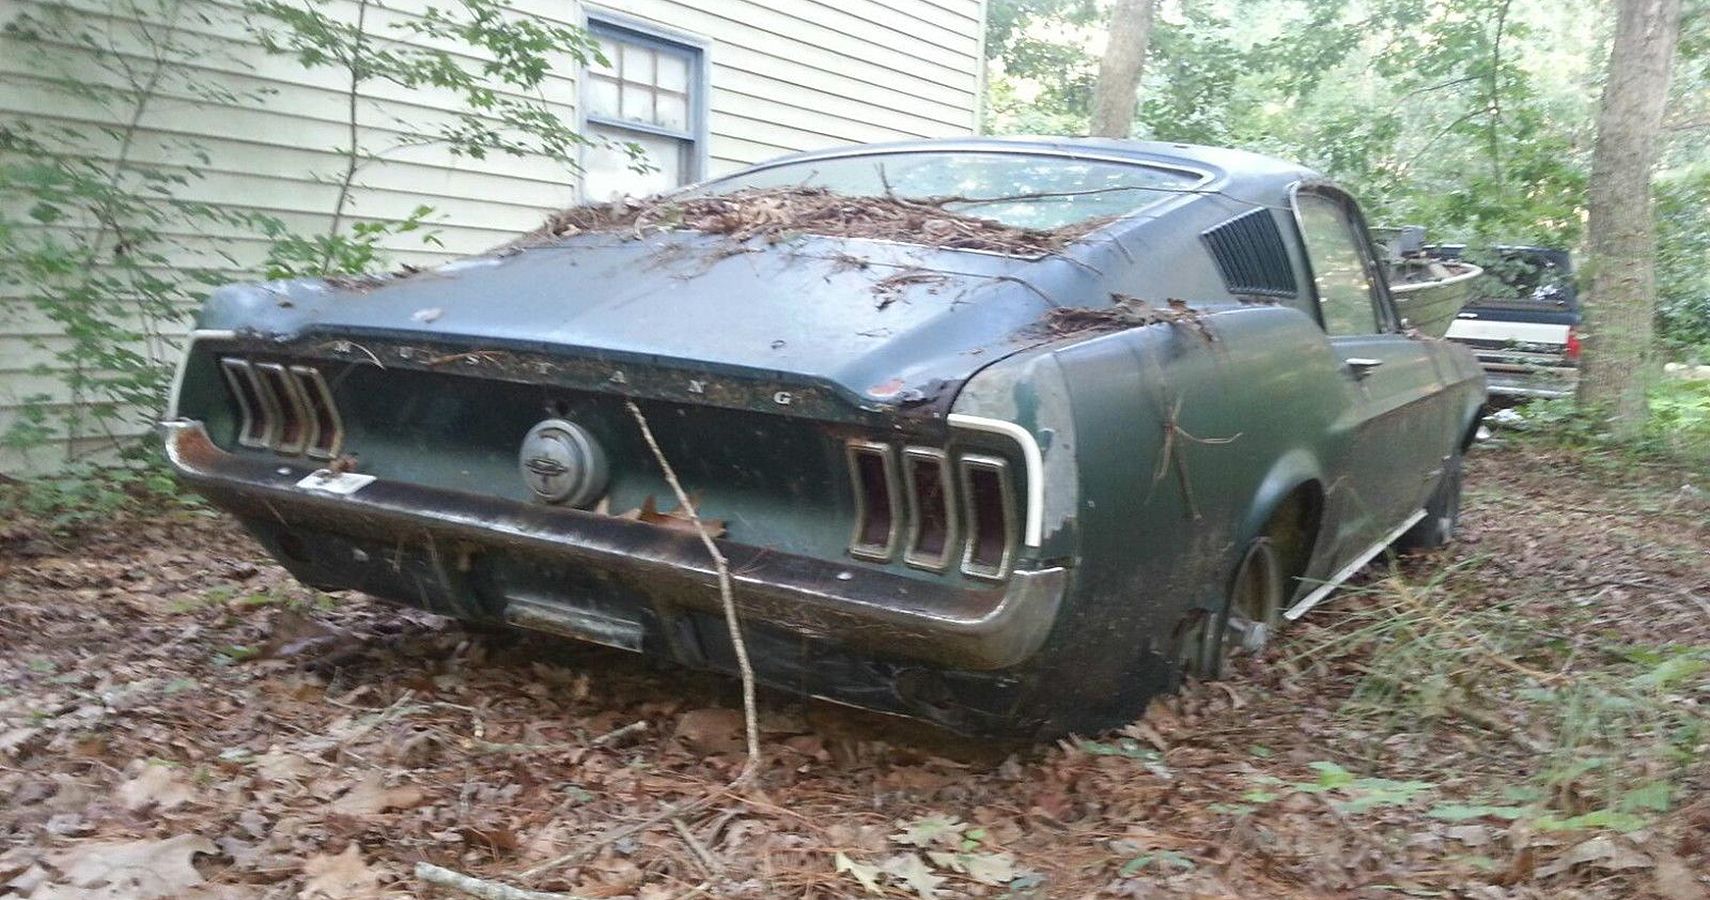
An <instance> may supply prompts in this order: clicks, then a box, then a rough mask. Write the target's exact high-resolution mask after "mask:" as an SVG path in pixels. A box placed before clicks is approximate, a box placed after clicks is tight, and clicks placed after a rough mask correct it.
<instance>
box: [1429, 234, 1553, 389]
mask: <svg viewBox="0 0 1710 900" xmlns="http://www.w3.org/2000/svg"><path fill="white" fill-rule="evenodd" d="M1428 252H1429V253H1430V255H1431V256H1433V257H1435V258H1438V259H1443V260H1460V259H1462V258H1463V257H1464V258H1468V259H1470V260H1471V261H1473V262H1476V263H1478V264H1480V265H1481V266H1483V267H1484V275H1483V276H1482V277H1480V278H1478V279H1476V280H1475V281H1474V282H1473V287H1472V296H1471V298H1470V299H1469V300H1468V301H1467V304H1466V305H1465V306H1464V307H1462V309H1461V311H1460V313H1459V314H1457V315H1456V317H1455V320H1454V322H1453V324H1451V325H1450V326H1449V331H1448V337H1449V340H1452V341H1456V342H1458V343H1461V344H1464V345H1466V346H1467V347H1469V348H1471V349H1472V351H1473V352H1474V353H1475V354H1477V356H1478V362H1479V365H1480V366H1482V367H1483V368H1484V372H1485V378H1486V381H1487V383H1488V384H1489V389H1490V394H1491V396H1493V397H1516V398H1535V397H1546V398H1547V397H1567V396H1570V395H1572V394H1573V392H1574V388H1575V387H1576V386H1577V385H1578V383H1579V336H1578V333H1577V329H1578V327H1579V319H1580V311H1579V294H1578V291H1577V290H1576V289H1575V287H1574V272H1573V258H1572V257H1571V256H1570V255H1569V254H1568V251H1566V250H1558V249H1555V248H1552V247H1492V248H1488V249H1481V250H1471V249H1469V248H1467V247H1465V246H1463V245H1457V244H1440V245H1436V246H1433V247H1430V248H1428Z"/></svg>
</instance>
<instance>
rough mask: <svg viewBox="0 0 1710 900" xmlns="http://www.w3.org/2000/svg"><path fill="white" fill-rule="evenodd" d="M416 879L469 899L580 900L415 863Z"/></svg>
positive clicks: (427, 864) (570, 895)
mask: <svg viewBox="0 0 1710 900" xmlns="http://www.w3.org/2000/svg"><path fill="white" fill-rule="evenodd" d="M416 877H417V878H419V879H421V880H422V881H425V882H427V883H428V884H433V885H438V886H439V887H445V888H451V889H452V890H455V891H462V892H463V893H465V894H468V895H469V896H471V897H480V898H481V900H580V898H578V897H577V896H576V895H575V894H555V893H548V892H546V891H530V890H524V889H523V888H518V887H511V886H510V885H508V884H500V883H499V882H497V881H488V880H486V879H484V878H476V877H474V876H472V875H465V874H463V873H462V872H453V871H452V870H450V869H443V868H440V867H439V866H436V865H434V864H432V863H425V862H419V863H416Z"/></svg>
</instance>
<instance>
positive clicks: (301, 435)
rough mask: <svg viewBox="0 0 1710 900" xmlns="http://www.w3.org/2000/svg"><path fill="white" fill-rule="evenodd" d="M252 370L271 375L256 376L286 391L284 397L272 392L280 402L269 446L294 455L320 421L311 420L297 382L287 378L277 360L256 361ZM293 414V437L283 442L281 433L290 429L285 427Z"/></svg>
mask: <svg viewBox="0 0 1710 900" xmlns="http://www.w3.org/2000/svg"><path fill="white" fill-rule="evenodd" d="M255 370H256V372H258V373H267V374H270V375H272V376H273V377H272V378H267V377H265V376H262V375H258V376H257V378H258V380H260V381H264V382H266V383H267V384H268V386H269V387H276V388H278V389H280V390H283V391H284V392H285V394H286V396H284V397H278V396H277V395H275V399H277V400H279V401H281V405H280V408H279V413H280V416H279V418H280V422H279V431H278V433H277V434H276V435H275V440H274V443H273V449H274V450H276V451H278V452H279V453H283V454H285V455H286V456H296V455H297V454H299V453H302V452H303V450H304V449H305V448H307V447H308V446H309V444H310V443H312V439H313V437H314V436H315V432H316V431H319V430H320V423H318V422H316V421H315V420H314V418H313V416H312V414H311V413H310V411H309V403H308V398H306V397H304V396H303V387H302V385H300V384H298V383H297V379H295V378H292V377H291V375H290V372H289V371H288V370H286V368H285V366H284V365H283V364H281V363H256V364H255ZM287 404H288V405H289V406H290V409H289V410H287V409H286V408H285V406H286V405H287ZM293 416H294V417H295V422H296V425H297V439H296V440H294V441H291V442H290V443H286V442H285V433H286V432H287V431H289V430H290V428H289V426H290V424H291V423H292V421H293V419H292V417H293Z"/></svg>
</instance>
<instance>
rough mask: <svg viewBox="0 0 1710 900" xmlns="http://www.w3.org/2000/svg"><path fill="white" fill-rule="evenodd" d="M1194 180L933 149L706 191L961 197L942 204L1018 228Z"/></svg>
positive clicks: (1140, 200)
mask: <svg viewBox="0 0 1710 900" xmlns="http://www.w3.org/2000/svg"><path fill="white" fill-rule="evenodd" d="M1198 180H1199V179H1198V176H1196V175H1192V174H1189V173H1186V172H1178V171H1176V170H1173V169H1158V168H1153V167H1151V166H1147V165H1142V164H1140V163H1117V162H1103V161H1099V160H1089V159H1071V158H1068V157H1062V156H1045V155H1033V154H1028V153H979V152H939V151H933V152H917V153H868V154H863V155H860V156H847V157H841V158H835V159H808V160H802V161H801V162H796V163H786V164H784V165H781V166H771V167H769V168H765V169H760V170H759V171H755V172H748V173H744V174H738V175H733V176H731V177H729V178H726V179H723V180H720V181H716V182H713V183H712V184H710V185H708V186H707V188H706V189H707V191H708V192H709V193H721V194H722V193H727V192H730V191H739V190H742V189H744V188H780V187H823V188H828V189H830V190H832V191H834V192H836V193H839V194H846V195H848V196H851V197H882V196H885V195H886V194H887V193H894V194H895V195H897V196H900V197H910V198H915V199H925V198H939V197H958V198H966V199H965V200H959V201H957V202H952V203H947V204H945V207H946V208H947V209H952V210H955V211H956V212H960V213H966V214H967V215H970V216H982V217H985V218H988V219H996V220H998V221H999V222H1003V223H1005V224H1009V225H1018V226H1021V227H1024V228H1061V227H1063V226H1065V225H1071V224H1074V223H1076V222H1084V221H1087V220H1089V219H1097V218H1106V217H1111V218H1113V217H1116V216H1120V215H1123V214H1125V213H1130V212H1133V211H1134V210H1137V209H1140V208H1141V207H1143V206H1149V205H1151V204H1152V203H1154V202H1156V201H1158V200H1161V199H1163V198H1164V197H1167V196H1169V195H1170V194H1171V193H1172V192H1174V191H1183V190H1187V189H1189V188H1191V187H1192V186H1193V185H1194V183H1195V182H1197V181H1198ZM887 185H889V188H888V189H887Z"/></svg>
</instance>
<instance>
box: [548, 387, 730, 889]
mask: <svg viewBox="0 0 1710 900" xmlns="http://www.w3.org/2000/svg"><path fill="white" fill-rule="evenodd" d="M624 405H625V406H626V407H628V409H629V414H630V415H631V416H633V417H634V418H635V424H636V425H637V426H639V427H640V429H641V437H642V439H643V440H644V441H646V442H647V448H648V449H649V450H651V451H653V459H654V461H655V462H657V463H658V464H659V469H660V471H661V472H663V473H664V474H665V481H666V483H667V484H669V485H670V486H671V491H672V493H674V494H676V495H677V506H678V508H680V509H681V510H682V511H683V512H684V513H685V514H686V515H687V516H688V518H689V522H690V523H692V524H693V525H694V526H695V533H696V534H697V535H698V536H699V537H700V539H701V544H702V545H703V546H705V547H706V548H707V553H708V554H709V555H711V556H712V559H713V566H714V568H715V569H716V570H717V572H718V594H719V600H720V601H721V603H722V605H723V607H724V623H725V626H726V627H727V628H728V629H729V630H730V642H731V646H732V648H733V649H734V650H735V653H736V668H737V671H738V672H739V673H740V674H741V676H742V718H743V724H744V726H745V731H746V733H747V738H748V758H747V760H746V761H744V762H743V764H742V771H741V772H740V773H738V774H737V776H736V778H735V779H733V780H732V781H731V782H730V784H729V785H728V786H727V787H726V788H725V789H724V791H732V790H740V789H742V788H745V787H748V786H749V785H751V784H752V783H753V782H754V779H755V778H756V777H757V776H758V775H759V773H760V718H759V713H758V707H757V705H756V703H755V699H754V667H753V666H752V665H751V664H750V663H749V661H748V645H747V643H745V642H744V641H743V639H742V622H741V620H740V619H739V618H738V617H737V613H736V595H735V591H734V588H733V587H732V581H731V577H730V562H729V561H728V560H726V559H725V557H724V554H723V553H722V552H720V551H719V549H718V544H716V543H714V542H713V538H712V534H711V533H710V532H709V531H707V527H706V524H705V523H704V522H702V521H701V515H700V512H699V511H698V510H696V509H695V502H694V501H693V500H691V499H690V498H689V492H688V491H686V490H684V489H683V483H682V482H681V481H678V480H677V472H676V470H675V469H673V468H671V463H670V461H669V460H667V459H666V458H665V451H664V450H662V449H660V447H659V441H658V439H657V438H655V437H654V436H653V429H652V427H651V426H649V425H648V424H647V416H646V415H644V414H643V413H642V412H641V407H639V406H636V405H635V401H633V400H628V401H625V402H624ZM619 730H622V729H619ZM724 791H720V792H709V793H707V794H705V795H703V796H701V797H697V798H695V799H694V800H689V801H685V802H683V803H679V804H676V805H673V806H667V807H665V808H664V809H662V810H660V811H658V812H656V813H654V814H653V815H651V816H648V817H647V818H645V819H642V820H641V821H639V822H636V823H634V824H631V825H625V826H624V827H622V828H614V829H612V830H610V831H607V832H606V833H605V834H603V835H600V836H599V837H598V838H595V839H594V840H593V841H592V842H590V843H588V844H587V845H585V846H583V847H580V848H578V849H576V850H573V851H571V852H569V853H566V854H564V855H563V856H560V857H558V858H557V859H550V860H547V861H546V862H543V863H541V864H540V865H538V866H535V867H534V868H531V869H529V870H527V871H525V872H523V873H522V876H521V877H523V878H532V877H534V876H536V875H539V874H540V873H542V872H545V871H547V870H550V869H557V868H560V867H562V866H568V865H572V864H574V863H576V862H579V861H581V860H583V859H586V858H588V857H589V856H592V855H593V854H594V853H596V852H598V851H599V849H600V848H601V847H605V846H607V845H609V844H612V843H614V842H616V841H620V840H622V839H624V838H626V837H629V836H630V835H632V834H636V833H638V832H641V831H645V830H647V829H649V828H652V827H654V826H655V825H658V824H659V823H661V822H664V821H667V820H670V819H677V818H680V817H682V816H685V815H687V814H689V813H691V812H694V811H695V810H698V809H702V808H704V807H706V806H709V805H711V804H712V802H713V800H714V799H715V798H716V797H717V796H718V794H719V793H723V792H724Z"/></svg>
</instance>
